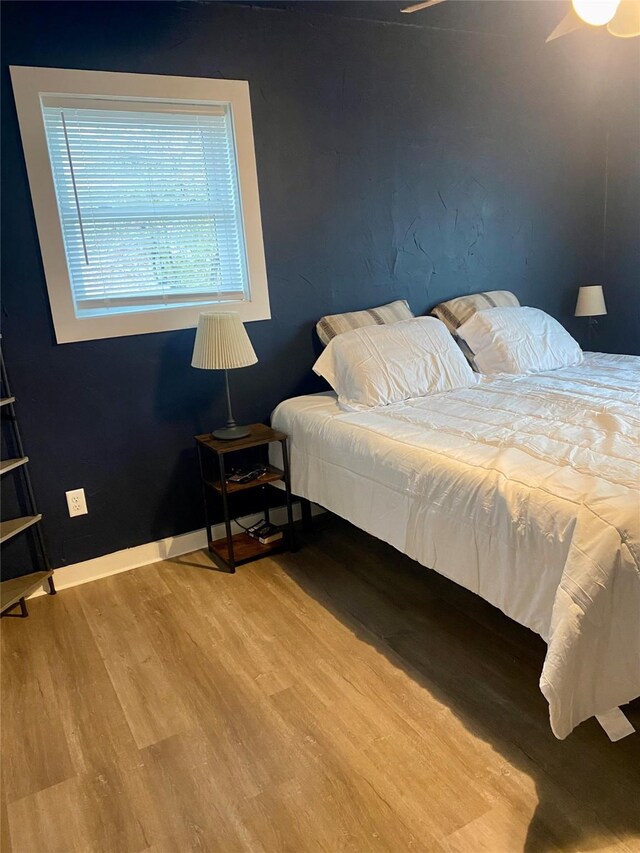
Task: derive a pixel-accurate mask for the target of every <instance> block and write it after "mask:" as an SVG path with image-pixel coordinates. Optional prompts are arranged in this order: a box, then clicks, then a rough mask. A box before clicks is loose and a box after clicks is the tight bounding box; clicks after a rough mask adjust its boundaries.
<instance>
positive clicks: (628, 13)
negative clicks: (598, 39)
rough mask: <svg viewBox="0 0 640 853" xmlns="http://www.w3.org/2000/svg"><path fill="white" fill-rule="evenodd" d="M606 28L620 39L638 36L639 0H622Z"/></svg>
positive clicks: (639, 32) (639, 31)
mask: <svg viewBox="0 0 640 853" xmlns="http://www.w3.org/2000/svg"><path fill="white" fill-rule="evenodd" d="M607 29H608V30H609V32H610V33H611V35H612V36H616V37H617V38H621V39H631V38H636V37H637V36H640V0H622V2H621V3H620V5H619V6H618V11H617V12H616V14H615V15H614V17H613V19H612V20H611V21H609V23H608V24H607Z"/></svg>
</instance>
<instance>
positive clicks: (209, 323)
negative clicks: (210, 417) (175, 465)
mask: <svg viewBox="0 0 640 853" xmlns="http://www.w3.org/2000/svg"><path fill="white" fill-rule="evenodd" d="M257 361H258V357H257V356H256V354H255V352H254V349H253V347H252V346H251V341H250V340H249V335H247V332H246V330H245V328H244V326H243V325H242V320H241V319H240V315H239V314H236V313H235V312H225V313H223V312H216V313H210V314H201V315H200V319H199V320H198V328H197V329H196V339H195V341H194V344H193V357H192V359H191V367H199V368H201V369H202V370H224V381H225V387H226V390H227V425H226V427H224V428H221V429H216V430H214V431H213V432H212V435H213V436H214V438H221V439H223V440H226V441H230V440H233V439H236V438H245V437H246V436H248V435H249V434H250V430H249V429H248V427H245V426H238V425H237V424H236V422H235V420H234V419H233V413H232V411H231V395H230V394H229V373H228V371H229V370H232V369H234V368H236V367H248V366H249V365H250V364H255V363H256V362H257Z"/></svg>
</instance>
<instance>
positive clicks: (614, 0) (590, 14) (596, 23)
mask: <svg viewBox="0 0 640 853" xmlns="http://www.w3.org/2000/svg"><path fill="white" fill-rule="evenodd" d="M571 2H572V5H573V9H574V11H575V13H576V15H577V16H578V17H579V18H581V19H582V20H583V21H584V22H585V24H591V26H592V27H603V26H604V25H605V24H608V23H609V21H610V20H611V19H612V18H613V16H614V15H615V13H616V11H617V9H618V6H619V5H620V0H571Z"/></svg>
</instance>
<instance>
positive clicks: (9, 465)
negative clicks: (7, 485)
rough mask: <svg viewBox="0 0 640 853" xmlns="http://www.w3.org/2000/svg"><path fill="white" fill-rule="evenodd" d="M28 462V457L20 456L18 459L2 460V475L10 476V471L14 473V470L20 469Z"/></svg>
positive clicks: (0, 470)
mask: <svg viewBox="0 0 640 853" xmlns="http://www.w3.org/2000/svg"><path fill="white" fill-rule="evenodd" d="M28 461H29V457H28V456H18V457H16V459H2V460H0V475H1V474H8V473H9V471H13V469H14V468H19V467H20V466H21V465H26V463H27V462H28Z"/></svg>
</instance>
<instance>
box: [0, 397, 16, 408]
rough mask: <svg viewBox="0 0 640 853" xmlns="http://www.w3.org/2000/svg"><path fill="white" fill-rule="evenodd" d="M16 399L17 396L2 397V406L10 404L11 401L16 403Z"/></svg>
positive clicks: (0, 402) (0, 404)
mask: <svg viewBox="0 0 640 853" xmlns="http://www.w3.org/2000/svg"><path fill="white" fill-rule="evenodd" d="M15 401H16V398H15V397H2V398H1V399H0V406H8V405H9V403H15Z"/></svg>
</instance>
